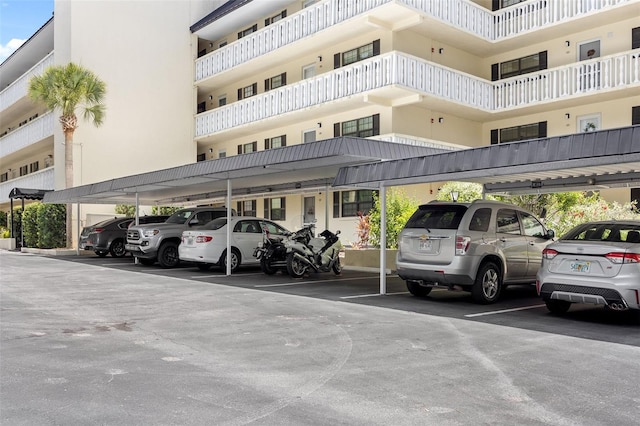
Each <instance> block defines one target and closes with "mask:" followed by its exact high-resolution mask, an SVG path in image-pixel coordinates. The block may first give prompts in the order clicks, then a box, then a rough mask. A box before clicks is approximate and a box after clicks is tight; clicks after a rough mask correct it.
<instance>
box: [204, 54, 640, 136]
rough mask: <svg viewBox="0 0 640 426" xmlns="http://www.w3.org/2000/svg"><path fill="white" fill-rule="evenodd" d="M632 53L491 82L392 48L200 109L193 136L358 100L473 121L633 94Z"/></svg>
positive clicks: (331, 109)
mask: <svg viewBox="0 0 640 426" xmlns="http://www.w3.org/2000/svg"><path fill="white" fill-rule="evenodd" d="M638 56H639V55H638V54H637V52H634V51H629V52H626V53H623V54H618V55H611V56H606V57H601V58H597V59H592V60H590V61H584V62H580V63H576V64H572V65H570V66H564V67H559V68H554V69H548V70H543V71H539V72H536V73H530V74H525V75H522V76H518V77H512V78H510V79H505V80H499V81H495V82H491V81H487V80H484V79H481V78H478V77H475V76H471V75H468V74H464V73H461V72H459V71H457V70H454V69H451V68H447V67H444V66H441V65H437V64H434V63H432V62H429V61H426V60H424V59H420V58H417V57H415V56H411V55H407V54H404V53H398V52H391V53H387V54H385V55H381V56H376V57H374V58H371V59H368V60H366V61H362V62H358V63H356V64H353V65H351V66H348V67H343V68H338V69H336V70H333V71H331V72H328V73H326V74H322V75H320V76H317V77H315V78H310V79H307V80H303V81H300V82H298V83H295V84H291V85H287V86H284V87H282V88H279V89H276V90H272V91H269V92H266V93H264V94H261V95H257V96H253V97H251V98H248V99H245V100H242V101H239V102H235V103H232V104H230V105H227V106H224V107H220V108H217V109H214V110H211V111H207V112H205V113H202V114H199V115H197V116H196V121H195V126H196V138H200V139H202V138H205V137H207V136H212V135H215V134H218V133H220V132H229V131H232V130H237V131H241V128H242V127H243V126H247V125H252V126H254V127H252V130H253V131H256V130H260V129H262V128H268V127H269V126H273V123H272V121H270V120H267V119H273V118H275V117H278V118H279V119H281V120H282V122H281V123H282V124H284V123H285V122H286V121H287V120H288V121H289V122H296V121H301V120H304V119H312V118H319V117H320V116H321V115H322V114H333V113H336V112H340V111H346V110H349V109H354V108H358V107H361V106H362V105H363V103H364V102H369V103H377V104H380V105H384V106H391V107H393V106H402V105H407V104H418V105H422V106H423V107H424V108H426V109H437V110H439V111H442V112H449V113H452V114H456V115H464V116H466V117H468V118H470V119H477V120H483V119H487V118H489V117H491V118H497V117H496V115H500V116H502V117H507V116H509V115H515V114H522V113H523V109H528V110H530V111H529V112H534V111H535V109H536V108H538V109H540V108H548V106H546V105H547V104H548V103H549V102H551V101H556V102H557V101H565V103H566V105H565V106H569V105H570V103H571V102H573V104H575V105H578V104H581V103H584V101H585V97H588V96H593V95H599V96H603V95H604V96H607V95H608V96H620V95H619V93H618V91H619V90H628V89H630V88H634V87H635V88H636V93H639V92H640V58H639V57H638ZM631 95H632V93H631V92H627V93H625V96H631ZM294 112H295V113H296V114H295V115H292V113H294Z"/></svg>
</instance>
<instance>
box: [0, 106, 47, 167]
mask: <svg viewBox="0 0 640 426" xmlns="http://www.w3.org/2000/svg"><path fill="white" fill-rule="evenodd" d="M53 125H54V115H53V113H52V112H48V113H46V114H44V115H43V116H41V117H38V118H36V119H35V120H33V121H30V122H29V123H28V124H25V125H23V126H20V127H18V128H17V129H16V130H14V131H12V132H10V133H9V134H7V135H6V136H3V137H1V138H0V158H3V159H5V158H6V157H7V156H8V155H11V154H13V153H15V152H18V151H20V150H22V149H24V148H27V147H29V146H32V145H34V144H36V143H38V142H40V141H42V140H43V139H45V138H47V137H49V136H53Z"/></svg>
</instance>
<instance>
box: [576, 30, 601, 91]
mask: <svg viewBox="0 0 640 426" xmlns="http://www.w3.org/2000/svg"><path fill="white" fill-rule="evenodd" d="M599 57H600V40H593V41H588V42H585V43H581V44H579V45H578V60H579V61H589V60H591V59H595V58H599ZM599 88H600V62H598V61H590V62H588V63H586V64H583V65H581V66H580V90H582V91H588V90H594V89H599Z"/></svg>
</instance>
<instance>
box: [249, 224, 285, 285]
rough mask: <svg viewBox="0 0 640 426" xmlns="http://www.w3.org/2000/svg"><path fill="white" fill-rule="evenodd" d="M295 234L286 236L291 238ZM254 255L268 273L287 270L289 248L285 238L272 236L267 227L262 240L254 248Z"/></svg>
mask: <svg viewBox="0 0 640 426" xmlns="http://www.w3.org/2000/svg"><path fill="white" fill-rule="evenodd" d="M293 235H295V234H293V233H289V234H286V235H285V237H286V238H291V237H292V236H293ZM253 257H255V258H256V259H258V260H260V269H262V272H264V273H265V274H267V275H273V274H275V273H276V272H278V271H282V272H286V271H287V248H286V247H285V245H284V242H283V239H282V238H279V237H278V238H276V237H272V236H271V235H270V234H269V231H268V230H267V229H266V228H265V229H263V231H262V242H261V243H260V244H259V245H258V247H256V249H255V250H254V252H253Z"/></svg>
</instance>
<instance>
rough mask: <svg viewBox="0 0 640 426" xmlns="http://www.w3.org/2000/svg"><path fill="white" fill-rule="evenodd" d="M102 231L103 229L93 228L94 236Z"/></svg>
mask: <svg viewBox="0 0 640 426" xmlns="http://www.w3.org/2000/svg"><path fill="white" fill-rule="evenodd" d="M102 231H104V228H93V232H95V233H96V234H99V233H101V232H102Z"/></svg>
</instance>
